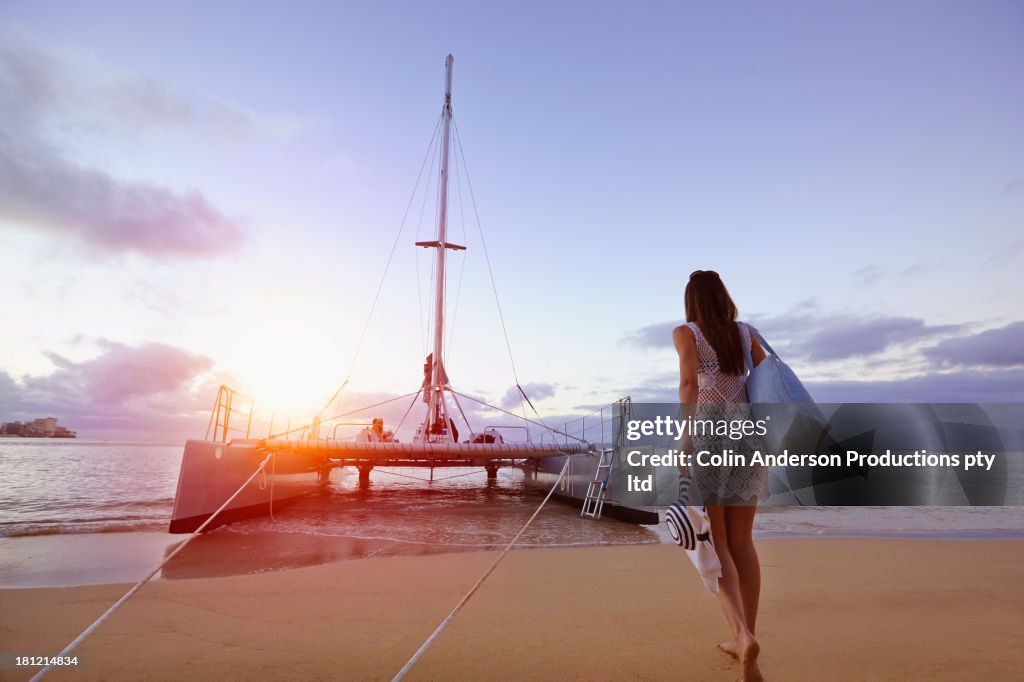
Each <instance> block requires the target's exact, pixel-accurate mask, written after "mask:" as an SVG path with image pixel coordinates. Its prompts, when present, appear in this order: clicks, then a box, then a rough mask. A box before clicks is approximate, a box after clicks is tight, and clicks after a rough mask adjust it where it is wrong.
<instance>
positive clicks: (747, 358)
mask: <svg viewBox="0 0 1024 682" xmlns="http://www.w3.org/2000/svg"><path fill="white" fill-rule="evenodd" d="M738 326H739V328H740V341H741V343H742V344H743V362H744V364H746V366H747V373H748V374H749V373H750V372H752V371H753V370H754V358H753V357H751V355H750V346H751V343H750V325H748V324H747V323H745V322H740V323H738Z"/></svg>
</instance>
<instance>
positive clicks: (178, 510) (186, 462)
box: [170, 440, 329, 533]
mask: <svg viewBox="0 0 1024 682" xmlns="http://www.w3.org/2000/svg"><path fill="white" fill-rule="evenodd" d="M266 456H267V452H266V451H265V450H263V449H262V448H260V447H259V446H258V443H257V442H256V441H243V442H234V443H232V444H226V443H219V442H212V441H202V440H190V441H186V443H185V452H184V453H183V455H182V458H181V471H180V473H179V474H178V490H177V493H176V494H175V496H174V510H173V511H172V512H171V523H170V532H171V533H191V532H193V531H195V530H196V529H198V528H199V527H200V526H201V525H202V524H203V522H205V521H206V520H207V519H208V518H209V517H210V515H211V514H213V513H214V512H215V511H217V509H219V508H220V506H221V505H223V504H224V502H225V501H226V500H227V499H228V498H230V497H231V495H233V494H234V493H235V491H236V490H238V489H239V487H240V486H241V485H242V484H243V483H245V482H246V480H248V478H249V477H250V476H252V474H253V472H255V471H256V470H257V468H258V467H259V465H260V463H261V462H262V461H263V460H264V459H265V458H266ZM328 472H329V468H327V466H326V458H325V457H324V456H323V455H320V454H293V453H282V454H280V455H277V456H275V457H274V458H272V459H271V461H270V462H269V463H268V464H267V467H266V472H265V474H260V475H258V476H256V478H255V479H253V480H252V481H251V482H249V484H248V485H246V486H245V488H244V489H243V490H242V492H241V493H239V495H238V497H236V498H235V499H234V500H232V502H231V504H229V505H228V506H227V508H225V509H224V511H222V512H221V513H220V514H218V515H217V517H216V518H215V519H214V520H213V522H211V523H210V525H209V526H207V530H210V529H213V528H216V527H218V526H222V525H224V524H226V523H231V522H233V521H238V520H241V519H243V518H249V517H254V516H263V515H266V514H268V513H269V512H270V510H271V505H273V507H274V508H277V507H279V506H284V505H286V504H288V503H289V502H293V501H295V500H296V499H297V498H299V497H301V496H303V495H306V494H308V493H310V492H313V491H315V490H316V489H318V488H319V487H320V486H322V485H323V484H324V483H325V482H326V481H327V473H328Z"/></svg>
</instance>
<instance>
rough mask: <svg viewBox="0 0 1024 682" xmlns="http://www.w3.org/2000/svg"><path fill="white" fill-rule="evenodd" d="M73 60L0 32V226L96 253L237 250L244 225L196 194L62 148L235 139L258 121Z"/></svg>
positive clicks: (186, 254) (20, 35) (187, 254)
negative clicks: (115, 139) (179, 132)
mask: <svg viewBox="0 0 1024 682" xmlns="http://www.w3.org/2000/svg"><path fill="white" fill-rule="evenodd" d="M74 57H76V58H75V59H73V57H72V56H71V55H68V54H65V53H61V52H58V51H55V50H52V49H48V48H46V47H44V46H42V45H41V44H39V43H38V42H36V41H34V40H33V39H32V38H31V37H29V36H28V35H27V34H26V33H24V32H23V31H15V30H11V29H6V30H2V31H0V224H4V223H6V224H10V225H16V226H18V227H22V228H27V229H33V230H36V231H40V232H43V233H46V234H49V235H52V236H54V237H57V238H65V237H71V238H73V239H75V240H76V241H77V242H79V243H80V244H83V245H85V246H86V247H87V248H89V249H90V250H91V251H93V252H96V253H101V254H103V253H111V252H134V253H139V254H143V255H145V256H147V257H150V258H165V257H181V258H205V257H213V256H218V255H222V254H225V253H228V252H231V251H233V250H235V249H237V248H238V246H239V245H240V243H241V241H242V239H243V236H244V232H243V227H242V224H241V223H240V222H239V221H238V220H237V219H235V218H231V217H228V216H227V215H225V214H224V213H223V212H222V211H221V210H219V209H218V208H217V207H215V206H214V205H213V204H212V203H211V202H210V201H209V200H208V199H207V198H206V197H205V196H204V195H203V194H202V193H201V192H199V191H198V190H191V191H187V192H178V191H173V190H170V189H167V188H165V187H161V186H159V185H157V184H155V183H152V182H147V181H144V180H128V179H122V178H116V177H114V176H112V175H111V174H109V173H107V172H105V171H103V170H102V169H99V168H94V167H91V166H89V165H85V164H83V163H79V162H78V161H76V160H75V159H74V158H73V157H72V153H71V152H70V150H69V149H67V144H66V142H67V140H68V139H76V138H78V137H80V136H81V135H82V134H83V133H90V132H91V133H96V132H101V133H103V132H105V133H108V134H112V135H117V136H119V137H123V136H125V135H128V134H138V133H145V132H150V131H153V130H166V129H175V128H178V129H181V128H187V127H192V128H195V127H199V128H206V129H212V130H215V131H222V132H223V134H225V135H232V136H239V135H244V134H246V131H249V130H252V129H255V128H256V127H258V125H259V123H258V121H257V119H255V118H254V117H252V116H251V115H249V114H247V113H245V112H242V111H239V110H236V109H233V108H231V107H228V106H226V105H223V104H221V103H217V102H210V101H206V100H199V99H193V98H188V97H186V96H184V95H181V94H179V93H177V92H175V91H174V90H173V89H171V88H169V87H167V86H166V85H163V84H161V83H160V82H159V81H155V80H152V79H145V78H141V77H138V76H134V75H124V74H122V75H114V74H111V73H110V72H109V70H107V69H105V68H103V67H102V65H99V64H98V63H96V62H95V60H94V59H90V58H89V57H90V56H89V55H85V56H84V57H83V56H82V55H75V56H74ZM90 67H91V68H90Z"/></svg>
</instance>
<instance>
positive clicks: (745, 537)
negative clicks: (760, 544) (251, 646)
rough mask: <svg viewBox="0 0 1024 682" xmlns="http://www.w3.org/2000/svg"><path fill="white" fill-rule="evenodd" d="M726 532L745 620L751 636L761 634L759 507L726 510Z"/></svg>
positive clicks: (728, 508) (735, 507)
mask: <svg viewBox="0 0 1024 682" xmlns="http://www.w3.org/2000/svg"><path fill="white" fill-rule="evenodd" d="M725 510H726V511H725V530H726V532H727V533H728V544H729V554H730V555H731V556H732V561H733V564H735V566H736V573H737V575H738V576H739V583H740V599H741V600H742V603H743V616H744V620H745V621H746V623H747V628H748V629H749V630H750V632H751V633H755V632H757V627H756V626H757V607H758V604H759V603H760V601H761V562H760V561H759V560H758V558H757V549H756V548H755V547H754V538H753V530H754V515H755V514H756V513H757V507H756V506H753V505H751V506H742V507H741V506H732V507H726V508H725Z"/></svg>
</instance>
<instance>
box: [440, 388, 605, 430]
mask: <svg viewBox="0 0 1024 682" xmlns="http://www.w3.org/2000/svg"><path fill="white" fill-rule="evenodd" d="M452 393H454V394H455V395H460V396H462V397H463V398H465V399H467V400H472V401H473V402H474V403H479V404H481V405H483V406H484V407H489V408H491V409H492V410H497V411H498V412H504V413H505V414H507V415H509V416H511V417H515V418H516V419H522V420H523V421H524V422H527V423H529V424H533V425H534V426H539V427H541V428H543V429H546V430H548V431H550V432H551V433H554V434H558V435H559V436H565V437H566V438H572V439H573V440H578V441H579V442H581V443H586V442H587V441H586V440H584V439H583V438H578V437H576V436H574V435H572V434H570V433H567V432H565V431H559V430H558V429H554V428H551V427H550V426H548V425H547V424H545V423H543V422H535V421H533V420H532V419H527V418H526V417H520V416H519V415H518V414H516V413H515V412H509V411H508V410H504V409H502V408H500V407H498V406H497V405H491V404H490V403H487V402H484V401H483V400H479V399H477V398H474V397H473V396H471V395H466V394H465V393H459V392H458V391H455V390H453V391H452Z"/></svg>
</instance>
